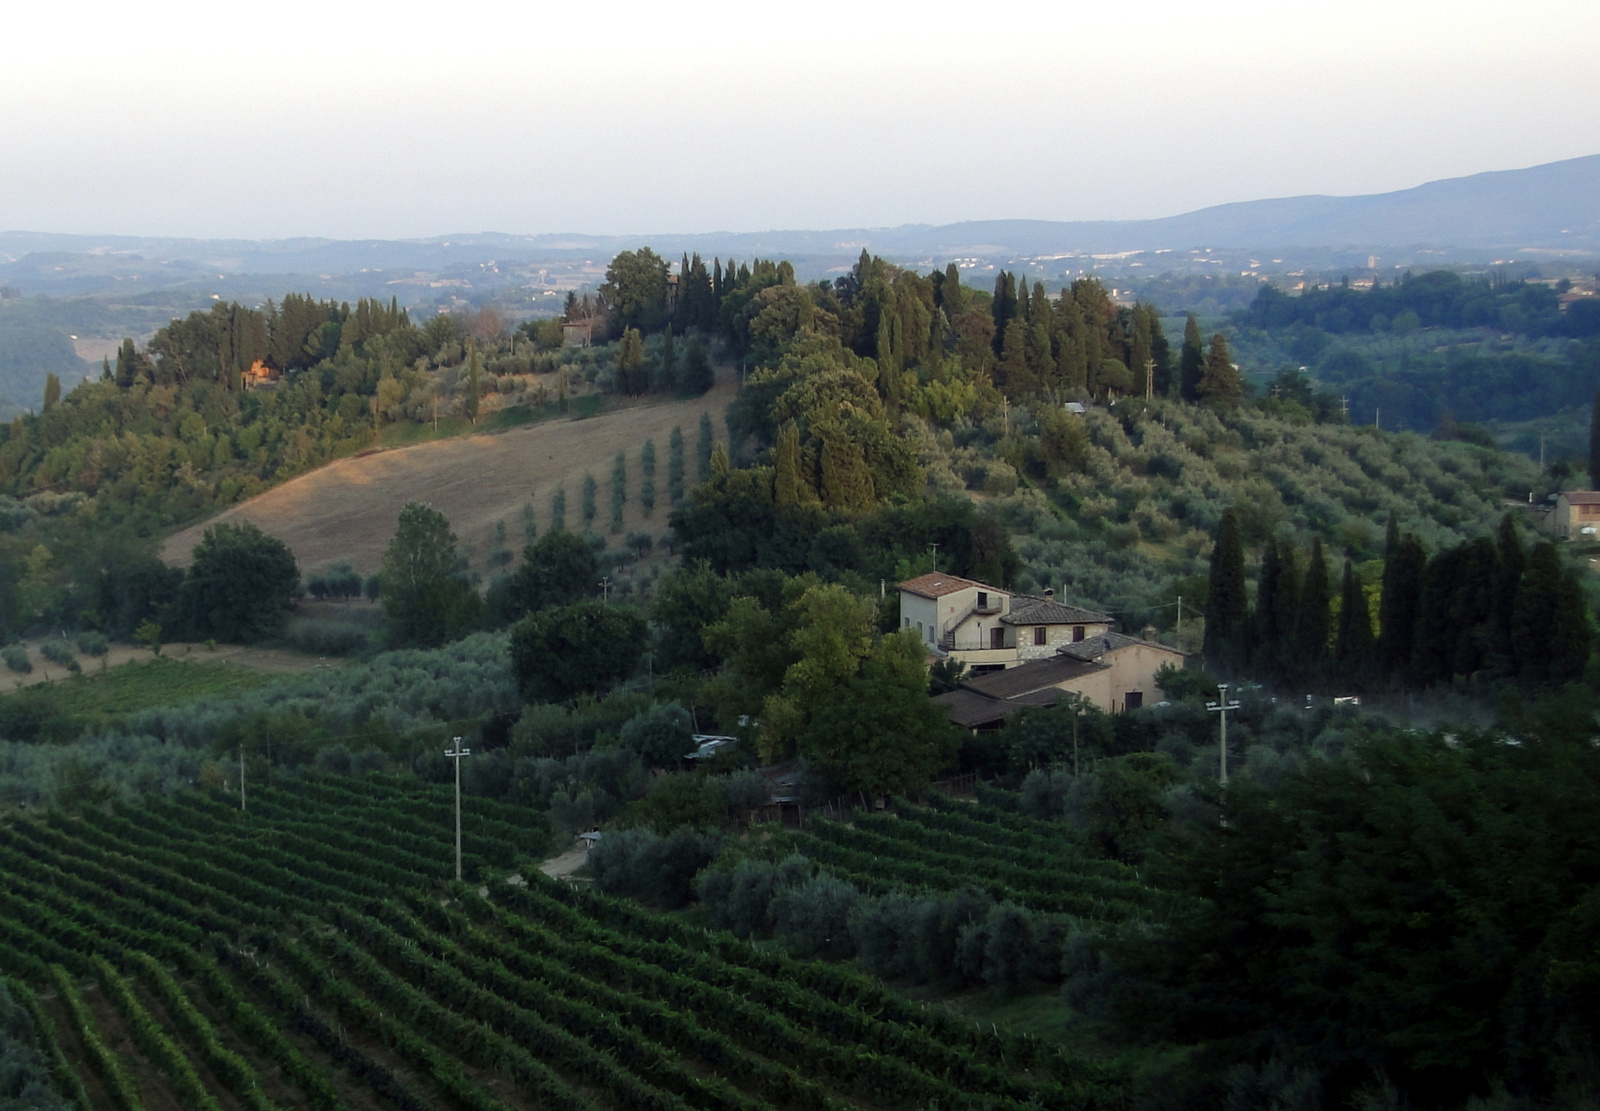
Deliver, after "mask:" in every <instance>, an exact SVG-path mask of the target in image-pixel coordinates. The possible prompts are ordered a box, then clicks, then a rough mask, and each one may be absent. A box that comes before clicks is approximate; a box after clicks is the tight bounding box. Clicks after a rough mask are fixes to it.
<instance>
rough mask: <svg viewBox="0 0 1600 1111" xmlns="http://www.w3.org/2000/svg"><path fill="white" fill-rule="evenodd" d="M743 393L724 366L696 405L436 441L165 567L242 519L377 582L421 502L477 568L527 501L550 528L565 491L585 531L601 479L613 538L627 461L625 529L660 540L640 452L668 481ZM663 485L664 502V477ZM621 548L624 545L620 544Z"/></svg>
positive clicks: (170, 545) (304, 497) (294, 496)
mask: <svg viewBox="0 0 1600 1111" xmlns="http://www.w3.org/2000/svg"><path fill="white" fill-rule="evenodd" d="M735 391H736V384H735V381H734V371H733V369H732V368H731V367H721V368H719V369H718V376H717V385H716V386H715V388H713V389H712V390H711V391H710V392H709V393H707V394H705V395H704V396H702V397H698V398H694V399H692V400H659V399H657V400H651V401H646V402H642V403H637V404H623V405H619V406H617V407H615V408H612V409H609V410H607V411H606V412H604V413H602V414H600V415H599V416H596V417H593V418H590V419H588V420H576V419H575V420H560V421H551V422H546V423H542V424H536V425H531V426H526V427H521V428H513V429H511V430H510V431H507V432H503V433H500V434H498V435H492V436H487V435H482V436H465V437H458V438H455V439H449V440H438V441H434V442H433V443H427V444H419V445H417V446H415V447H408V448H399V449H396V450H393V451H382V452H377V453H375V454H370V455H361V456H357V457H354V458H349V459H340V460H337V461H335V462H333V463H330V464H328V465H327V466H325V467H321V468H318V469H317V470H315V471H312V472H311V473H309V474H305V475H301V476H300V477H299V478H296V479H294V480H292V481H290V482H286V483H284V484H283V485H282V486H278V487H275V488H273V489H271V490H269V491H267V492H266V493H264V494H259V495H257V496H256V497H254V498H251V499H249V500H248V501H245V502H241V503H240V504H239V505H236V506H233V507H231V508H229V509H227V510H225V511H223V512H222V513H219V514H217V515H216V516H215V517H212V518H210V519H209V520H206V521H202V522H200V523H199V524H196V525H192V526H190V527H189V528H186V529H183V530H182V531H181V532H177V533H175V534H173V535H172V536H171V537H170V538H168V540H167V542H166V544H165V545H164V546H163V548H162V552H161V556H162V559H163V560H164V561H166V562H167V563H169V564H171V565H173V566H179V567H187V566H188V564H189V561H190V556H191V553H192V552H193V550H194V546H195V545H196V544H197V543H199V542H200V538H201V537H202V536H203V535H204V534H205V530H206V529H207V528H209V527H211V526H212V525H214V524H217V523H219V522H223V521H238V520H245V521H251V522H254V523H255V524H256V525H257V526H259V527H260V528H261V529H262V530H263V531H264V532H266V533H268V534H269V535H272V536H276V537H277V538H278V539H280V540H282V541H283V542H284V543H285V544H287V545H288V546H289V548H290V550H291V551H293V552H294V554H295V559H296V560H297V561H298V562H299V564H300V566H301V568H302V569H303V570H305V571H307V572H311V571H315V570H317V569H319V568H322V567H325V566H327V565H328V564H331V563H334V562H337V561H339V560H348V561H349V562H350V564H351V565H352V566H353V567H355V569H356V570H357V571H360V572H361V573H362V574H372V573H374V572H376V571H377V570H378V569H379V567H380V565H381V564H382V562H383V550H384V548H385V547H386V546H387V545H388V543H389V539H390V537H391V536H392V535H393V534H394V527H395V520H396V518H397V517H398V516H399V514H400V508H401V507H402V506H403V505H405V504H406V503H407V502H412V501H419V502H424V503H426V504H428V505H432V506H433V507H434V508H436V509H439V510H440V511H442V512H443V513H444V514H445V515H446V516H447V517H449V518H450V523H451V524H452V526H454V528H455V532H456V535H457V536H458V537H460V539H461V540H462V542H463V544H464V546H465V547H466V550H467V551H468V552H469V553H471V559H472V563H473V566H474V567H475V568H478V567H481V566H482V558H483V556H484V555H485V553H487V552H488V551H489V549H490V547H491V546H492V544H493V543H494V537H495V528H496V525H497V524H499V523H500V522H504V523H505V526H506V530H507V533H508V535H509V536H510V537H511V538H512V540H513V541H515V540H516V538H518V537H520V536H521V528H522V521H523V507H524V506H525V505H526V504H527V503H528V502H529V501H530V500H531V501H532V502H533V505H534V513H535V518H536V521H537V523H538V526H539V528H540V530H541V531H542V530H543V529H545V528H548V527H549V524H550V516H551V500H552V499H553V498H554V496H555V492H556V490H557V489H565V490H566V494H567V509H566V521H567V525H568V527H570V528H573V529H577V528H578V527H579V524H580V522H581V519H582V518H581V516H580V505H579V499H580V491H581V488H582V486H583V478H584V475H585V474H592V475H593V476H594V478H595V481H596V482H597V483H599V485H600V493H599V495H598V498H597V500H598V501H599V502H600V506H601V508H600V514H599V516H597V517H596V519H595V530H596V531H597V532H599V531H602V530H604V529H605V528H606V527H607V522H608V520H609V514H608V513H607V511H606V501H607V498H608V492H609V481H610V475H611V467H612V462H613V460H614V459H615V458H616V454H617V452H618V451H623V452H626V454H627V458H628V469H629V485H630V495H629V498H628V501H627V509H626V512H625V515H624V520H625V522H626V529H627V530H628V531H633V530H643V531H647V532H650V533H651V534H652V535H659V534H660V533H661V531H663V530H664V529H665V528H666V525H667V513H668V511H669V509H670V507H669V506H667V505H666V504H665V497H664V496H663V498H662V500H661V501H660V502H658V503H657V505H656V507H655V511H654V512H653V513H652V514H651V515H650V516H649V517H646V516H645V515H644V512H643V509H642V507H641V506H640V505H639V499H638V497H637V496H636V492H637V490H638V488H639V482H640V478H641V476H640V473H639V452H640V449H641V448H642V447H643V445H644V443H645V442H646V441H647V440H654V441H655V444H656V451H657V453H658V455H659V458H660V460H661V462H660V464H659V466H660V468H661V473H662V474H663V475H664V474H665V466H666V450H667V437H668V436H670V435H671V434H672V430H673V428H675V427H681V428H682V429H683V434H684V436H685V438H686V439H687V440H689V442H690V445H691V450H692V445H693V440H694V437H695V435H696V429H697V427H698V425H699V421H700V415H701V414H702V413H709V414H711V415H712V417H713V421H714V423H716V424H720V414H721V413H722V411H723V410H724V409H725V408H727V405H728V402H729V401H731V400H732V398H733V396H734V393H735ZM657 482H658V485H659V486H660V488H661V489H662V490H663V491H664V490H665V481H664V478H661V477H658V479H657ZM615 539H616V540H617V541H618V542H620V540H621V537H620V536H619V537H616V538H615ZM514 546H517V547H520V544H514Z"/></svg>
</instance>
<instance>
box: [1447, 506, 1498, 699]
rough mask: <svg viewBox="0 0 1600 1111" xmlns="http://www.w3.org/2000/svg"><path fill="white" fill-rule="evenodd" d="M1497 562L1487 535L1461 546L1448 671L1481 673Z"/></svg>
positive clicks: (1489, 626) (1449, 624)
mask: <svg viewBox="0 0 1600 1111" xmlns="http://www.w3.org/2000/svg"><path fill="white" fill-rule="evenodd" d="M1498 564H1499V559H1498V556H1497V554H1496V552H1495V543H1494V541H1493V540H1490V539H1489V538H1488V537H1487V536H1480V537H1478V539H1476V540H1473V541H1470V542H1468V543H1466V544H1463V545H1461V553H1460V557H1459V558H1458V560H1457V564H1456V586H1455V592H1454V594H1453V595H1452V597H1451V599H1450V613H1449V620H1448V626H1449V638H1450V639H1449V646H1450V671H1451V673H1452V674H1454V675H1472V674H1473V673H1475V672H1477V671H1480V670H1482V668H1483V666H1484V663H1485V653H1486V649H1487V647H1488V644H1487V641H1488V638H1489V635H1490V631H1491V627H1492V626H1491V622H1492V619H1493V616H1494V596H1495V587H1496V580H1497V578H1498V577H1499V576H1498V570H1499V567H1498Z"/></svg>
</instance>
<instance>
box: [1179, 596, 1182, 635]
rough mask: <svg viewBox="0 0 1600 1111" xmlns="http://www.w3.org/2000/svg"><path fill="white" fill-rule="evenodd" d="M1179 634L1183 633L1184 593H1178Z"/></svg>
mask: <svg viewBox="0 0 1600 1111" xmlns="http://www.w3.org/2000/svg"><path fill="white" fill-rule="evenodd" d="M1178 635H1179V636H1182V635H1183V595H1182V594H1180V595H1178Z"/></svg>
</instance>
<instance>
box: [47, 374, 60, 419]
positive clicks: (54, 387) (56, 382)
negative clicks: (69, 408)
mask: <svg viewBox="0 0 1600 1111" xmlns="http://www.w3.org/2000/svg"><path fill="white" fill-rule="evenodd" d="M60 400H61V379H60V378H59V377H57V376H56V375H55V374H47V375H45V376H44V409H43V412H46V413H48V412H49V411H50V410H51V409H54V408H55V407H56V403H57V402H59V401H60Z"/></svg>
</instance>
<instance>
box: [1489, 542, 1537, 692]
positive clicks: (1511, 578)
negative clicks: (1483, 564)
mask: <svg viewBox="0 0 1600 1111" xmlns="http://www.w3.org/2000/svg"><path fill="white" fill-rule="evenodd" d="M1527 566H1528V556H1527V553H1526V552H1524V551H1523V550H1522V537H1521V536H1520V535H1518V533H1517V521H1516V518H1515V517H1514V516H1512V515H1511V514H1510V513H1507V514H1506V515H1505V516H1503V517H1501V518H1500V529H1499V531H1498V532H1497V533H1496V535H1495V574H1494V598H1493V601H1492V602H1491V603H1490V612H1489V632H1488V636H1487V637H1485V649H1484V654H1485V660H1484V664H1485V666H1487V667H1489V668H1490V669H1491V670H1492V671H1493V672H1494V673H1495V674H1497V675H1505V676H1511V675H1515V674H1516V672H1517V668H1516V658H1515V657H1514V656H1513V655H1512V651H1511V615H1512V613H1513V612H1514V611H1515V610H1516V605H1517V588H1518V587H1519V586H1520V585H1521V584H1522V573H1523V571H1524V570H1526V569H1527Z"/></svg>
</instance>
